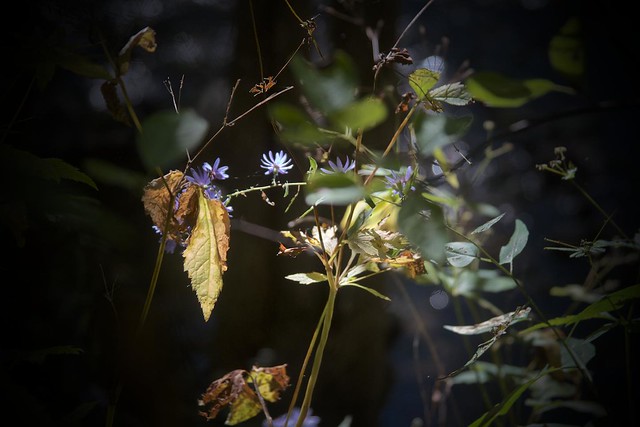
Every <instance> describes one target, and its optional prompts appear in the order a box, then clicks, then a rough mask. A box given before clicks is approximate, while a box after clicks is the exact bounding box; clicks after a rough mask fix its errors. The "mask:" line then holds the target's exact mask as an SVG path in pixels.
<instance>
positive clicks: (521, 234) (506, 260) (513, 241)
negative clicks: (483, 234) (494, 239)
mask: <svg viewBox="0 0 640 427" xmlns="http://www.w3.org/2000/svg"><path fill="white" fill-rule="evenodd" d="M528 239H529V230H528V229H527V226H526V225H525V224H524V222H522V221H520V220H519V219H516V226H515V230H514V231H513V234H512V235H511V238H510V239H509V242H508V243H507V244H506V245H505V246H503V247H501V248H500V264H510V263H512V262H513V259H514V258H515V257H516V256H518V254H519V253H520V252H522V250H523V249H524V247H525V246H526V245H527V240H528Z"/></svg>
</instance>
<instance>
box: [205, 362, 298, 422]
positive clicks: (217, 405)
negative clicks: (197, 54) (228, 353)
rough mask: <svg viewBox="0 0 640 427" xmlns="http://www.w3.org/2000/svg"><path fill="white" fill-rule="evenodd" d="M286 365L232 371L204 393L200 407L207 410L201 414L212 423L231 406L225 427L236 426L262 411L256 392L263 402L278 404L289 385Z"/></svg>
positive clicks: (212, 384)
mask: <svg viewBox="0 0 640 427" xmlns="http://www.w3.org/2000/svg"><path fill="white" fill-rule="evenodd" d="M286 366H287V365H286V364H285V365H279V366H273V367H265V368H258V367H256V366H253V367H252V369H251V371H250V372H247V371H245V370H243V369H236V370H234V371H231V372H229V373H228V374H226V375H224V376H223V377H222V378H219V379H217V380H215V381H214V382H212V383H211V384H210V385H209V387H208V388H207V390H206V392H205V393H203V394H202V396H201V399H200V400H199V402H198V404H199V405H200V406H202V407H205V410H204V411H200V412H199V414H200V415H202V416H204V417H206V418H207V420H211V419H214V418H215V417H216V416H217V415H218V414H219V412H220V410H222V409H223V408H224V407H226V406H229V415H228V416H227V420H226V421H225V424H226V425H236V424H239V423H241V422H244V421H246V420H248V419H250V418H253V417H254V416H256V415H258V414H259V413H260V411H261V410H262V406H261V404H260V399H259V398H258V395H257V394H256V392H255V389H256V388H257V390H258V392H259V393H260V396H262V398H263V399H264V400H267V401H269V402H275V401H277V400H278V399H280V394H281V392H282V390H284V389H285V388H287V387H288V386H289V377H288V376H287V373H286ZM207 407H208V408H207Z"/></svg>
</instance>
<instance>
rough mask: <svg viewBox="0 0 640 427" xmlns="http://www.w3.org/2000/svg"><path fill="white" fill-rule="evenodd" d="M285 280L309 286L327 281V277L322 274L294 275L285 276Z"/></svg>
mask: <svg viewBox="0 0 640 427" xmlns="http://www.w3.org/2000/svg"><path fill="white" fill-rule="evenodd" d="M285 279H289V280H293V281H294V282H298V283H300V284H302V285H309V284H311V283H319V282H324V281H326V280H327V276H325V275H324V274H322V273H315V272H312V273H295V274H289V275H288V276H285Z"/></svg>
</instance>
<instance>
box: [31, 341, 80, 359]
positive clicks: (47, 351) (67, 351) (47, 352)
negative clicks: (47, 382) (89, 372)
mask: <svg viewBox="0 0 640 427" xmlns="http://www.w3.org/2000/svg"><path fill="white" fill-rule="evenodd" d="M83 352H84V350H83V349H82V348H80V347H76V346H74V345H58V346H55V347H47V348H43V349H40V350H36V351H32V352H30V353H29V354H28V355H27V356H26V359H27V360H28V361H30V362H32V363H38V364H42V363H43V362H44V361H45V359H46V358H48V357H49V356H60V355H73V356H76V355H78V354H81V353H83Z"/></svg>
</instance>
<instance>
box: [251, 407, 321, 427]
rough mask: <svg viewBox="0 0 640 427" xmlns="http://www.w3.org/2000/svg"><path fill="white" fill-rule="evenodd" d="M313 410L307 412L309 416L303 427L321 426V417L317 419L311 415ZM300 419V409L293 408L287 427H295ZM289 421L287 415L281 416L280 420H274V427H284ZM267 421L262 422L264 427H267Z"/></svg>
mask: <svg viewBox="0 0 640 427" xmlns="http://www.w3.org/2000/svg"><path fill="white" fill-rule="evenodd" d="M312 412H313V411H312V410H311V409H309V411H308V412H307V416H306V417H305V419H304V422H303V423H302V427H318V426H319V425H320V417H317V416H315V415H311V414H312ZM298 417H300V408H293V411H291V416H290V417H289V422H288V423H287V425H289V426H295V425H296V422H297V421H298ZM286 419H287V414H283V415H280V416H279V417H278V418H275V419H274V420H273V427H284V422H285V421H286ZM267 425H268V424H267V420H264V421H263V422H262V426H263V427H267Z"/></svg>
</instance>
